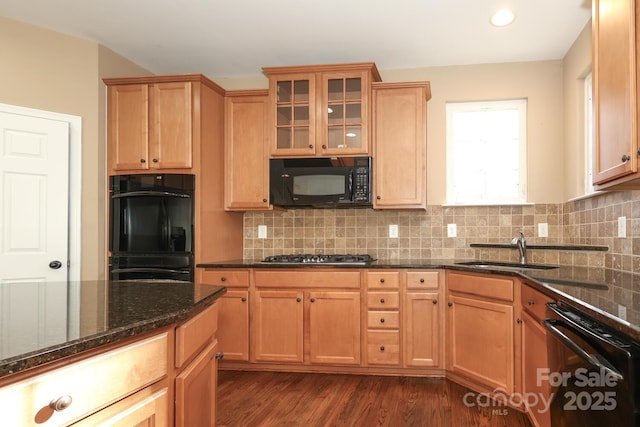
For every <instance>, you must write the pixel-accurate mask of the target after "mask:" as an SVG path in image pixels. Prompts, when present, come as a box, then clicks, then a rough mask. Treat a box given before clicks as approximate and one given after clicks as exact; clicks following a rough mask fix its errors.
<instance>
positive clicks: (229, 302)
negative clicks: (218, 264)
mask: <svg viewBox="0 0 640 427" xmlns="http://www.w3.org/2000/svg"><path fill="white" fill-rule="evenodd" d="M218 304H220V312H219V318H220V320H219V323H220V325H224V328H220V330H219V332H218V342H219V343H220V351H222V352H223V353H224V358H225V360H243V361H248V360H249V291H248V290H237V289H234V288H229V290H228V291H227V293H226V294H224V295H223V296H222V297H221V298H220V300H219V301H218Z"/></svg>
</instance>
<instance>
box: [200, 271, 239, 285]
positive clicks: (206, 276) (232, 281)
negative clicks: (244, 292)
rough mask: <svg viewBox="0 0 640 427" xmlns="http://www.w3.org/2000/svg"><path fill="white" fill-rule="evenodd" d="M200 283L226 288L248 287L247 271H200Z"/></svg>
mask: <svg viewBox="0 0 640 427" xmlns="http://www.w3.org/2000/svg"><path fill="white" fill-rule="evenodd" d="M200 282H201V283H206V284H208V285H218V286H227V287H237V288H239V287H243V288H248V287H249V271H248V270H218V269H208V268H205V269H204V270H203V271H202V279H201V281H200Z"/></svg>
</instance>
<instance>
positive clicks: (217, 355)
mask: <svg viewBox="0 0 640 427" xmlns="http://www.w3.org/2000/svg"><path fill="white" fill-rule="evenodd" d="M215 358H216V359H218V360H220V359H223V358H224V353H223V352H220V353H216V355H215Z"/></svg>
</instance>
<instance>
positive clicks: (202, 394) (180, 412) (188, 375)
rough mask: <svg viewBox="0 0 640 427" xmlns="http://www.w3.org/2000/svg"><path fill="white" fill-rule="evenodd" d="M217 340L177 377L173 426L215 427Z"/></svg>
mask: <svg viewBox="0 0 640 427" xmlns="http://www.w3.org/2000/svg"><path fill="white" fill-rule="evenodd" d="M217 348H218V343H217V341H214V342H212V343H211V344H209V345H208V346H207V347H206V348H205V349H204V350H202V352H201V353H200V354H199V355H198V356H197V357H196V358H195V359H194V360H193V362H191V363H190V364H189V365H187V367H186V368H185V369H184V370H183V371H182V372H181V373H180V375H178V376H177V377H176V396H175V399H176V407H175V409H176V411H175V417H176V424H175V425H176V426H177V427H212V426H215V424H216V413H215V408H216V386H217V380H218V366H217V362H216V360H217V359H216V357H215V355H216V351H217Z"/></svg>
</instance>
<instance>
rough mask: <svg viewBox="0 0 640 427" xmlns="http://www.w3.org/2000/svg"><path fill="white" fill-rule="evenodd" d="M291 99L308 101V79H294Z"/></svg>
mask: <svg viewBox="0 0 640 427" xmlns="http://www.w3.org/2000/svg"><path fill="white" fill-rule="evenodd" d="M293 101H294V102H296V103H298V102H309V80H296V81H294V82H293Z"/></svg>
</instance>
